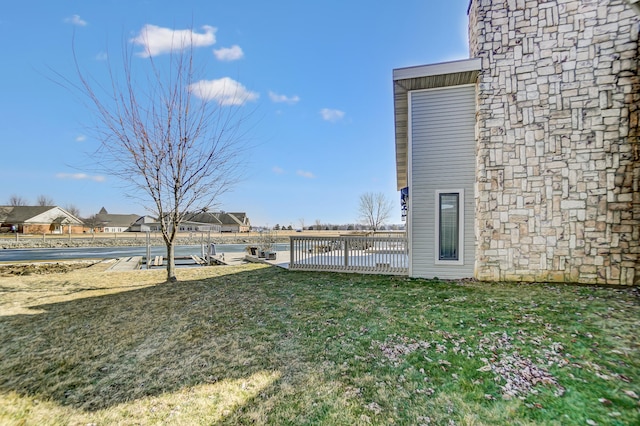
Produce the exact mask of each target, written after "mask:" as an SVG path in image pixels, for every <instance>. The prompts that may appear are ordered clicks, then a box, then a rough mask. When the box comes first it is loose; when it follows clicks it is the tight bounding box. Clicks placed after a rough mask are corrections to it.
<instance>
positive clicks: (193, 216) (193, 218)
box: [184, 212, 222, 225]
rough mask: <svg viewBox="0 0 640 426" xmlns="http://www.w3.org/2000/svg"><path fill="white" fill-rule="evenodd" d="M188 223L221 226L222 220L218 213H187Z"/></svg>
mask: <svg viewBox="0 0 640 426" xmlns="http://www.w3.org/2000/svg"><path fill="white" fill-rule="evenodd" d="M184 218H185V220H186V221H189V222H198V223H206V224H210V225H221V224H222V222H220V219H219V218H218V217H217V215H216V213H210V212H200V213H187V214H185V216H184Z"/></svg>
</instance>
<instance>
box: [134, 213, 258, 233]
mask: <svg viewBox="0 0 640 426" xmlns="http://www.w3.org/2000/svg"><path fill="white" fill-rule="evenodd" d="M250 228H251V223H250V222H249V218H248V217H247V215H246V213H224V212H216V213H212V212H199V213H186V214H185V216H184V219H183V220H182V222H181V223H180V228H179V229H178V231H179V232H249V230H250ZM129 230H130V231H131V232H159V231H160V230H161V227H160V222H159V221H158V219H155V218H152V217H151V216H142V217H137V219H136V220H135V221H134V222H133V223H132V224H131V225H130V227H129Z"/></svg>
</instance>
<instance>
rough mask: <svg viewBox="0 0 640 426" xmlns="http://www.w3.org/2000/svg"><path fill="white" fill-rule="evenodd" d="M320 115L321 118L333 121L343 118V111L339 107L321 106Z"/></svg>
mask: <svg viewBox="0 0 640 426" xmlns="http://www.w3.org/2000/svg"><path fill="white" fill-rule="evenodd" d="M320 115H321V116H322V119H323V120H325V121H330V122H332V123H335V122H336V121H339V120H342V118H344V111H340V110H339V109H329V108H323V109H321V110H320Z"/></svg>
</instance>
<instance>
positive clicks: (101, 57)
mask: <svg viewBox="0 0 640 426" xmlns="http://www.w3.org/2000/svg"><path fill="white" fill-rule="evenodd" d="M107 59H109V55H107V52H100V53H98V54H97V55H96V61H106V60H107Z"/></svg>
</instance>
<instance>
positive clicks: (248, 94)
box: [189, 77, 260, 105]
mask: <svg viewBox="0 0 640 426" xmlns="http://www.w3.org/2000/svg"><path fill="white" fill-rule="evenodd" d="M189 90H190V91H191V92H192V93H193V94H194V95H196V96H197V97H199V98H200V99H204V100H206V101H211V100H215V101H216V102H218V104H220V105H244V104H245V103H246V102H250V101H255V100H256V99H258V97H259V96H260V95H259V94H258V93H256V92H252V91H250V90H247V88H246V87H244V86H243V85H242V84H240V83H238V82H237V81H235V80H233V79H231V78H229V77H223V78H220V79H218V80H200V81H198V82H196V83H193V84H192V85H190V86H189Z"/></svg>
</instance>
